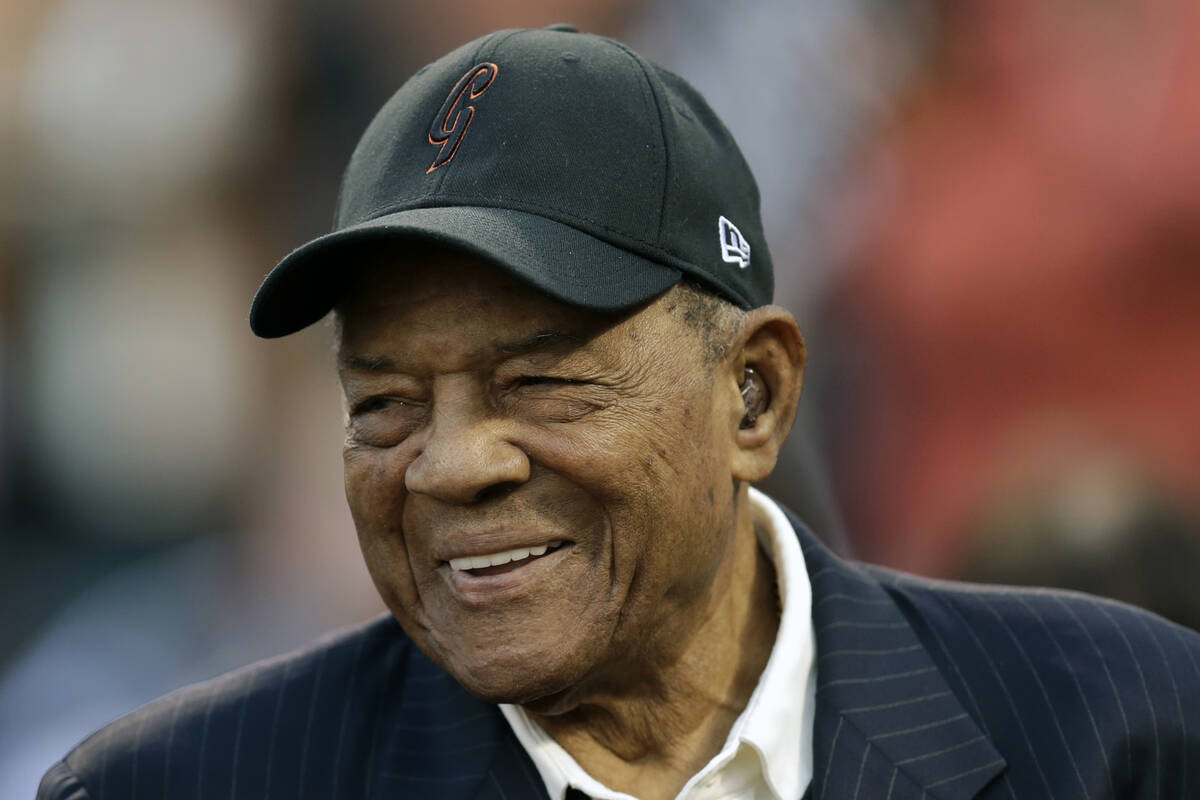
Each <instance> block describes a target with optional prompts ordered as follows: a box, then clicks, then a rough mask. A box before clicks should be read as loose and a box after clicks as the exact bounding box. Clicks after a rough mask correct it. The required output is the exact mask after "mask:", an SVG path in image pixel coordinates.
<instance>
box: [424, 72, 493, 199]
mask: <svg viewBox="0 0 1200 800" xmlns="http://www.w3.org/2000/svg"><path fill="white" fill-rule="evenodd" d="M499 71H500V68H499V67H497V66H496V65H495V64H493V63H492V62H490V61H485V62H483V63H482V64H476V65H475V66H473V67H471V68H470V69H469V70H467V71H466V74H464V75H463V76H462V77H461V78H459V79H458V83H456V84H454V88H453V89H451V90H450V96H449V97H447V98H446V102H444V103H442V109H441V110H440V111H438V113H437V116H436V117H434V118H433V124H432V125H430V126H429V143H430V144H436V145H441V148H442V149H441V150H439V151H438V154H437V158H435V159H434V160H433V163H432V164H430V165H429V169H427V170H425V174H426V175H428V174H429V173H431V172H433V171H434V170H435V169H437V168H438V167H444V166H446V165H447V164H449V163H450V162H451V161H453V160H454V154H455V153H457V152H458V146H459V145H460V144H462V140H463V137H464V136H466V135H467V128H469V127H471V120H473V119H475V106H473V105H470V104H469V103H470V101H471V100H477V99H479V97H480V96H481V95H482V94H483V93H484V92H486V91H487V90H488V87H489V86H491V85H492V81H494V80H496V73H498V72H499Z"/></svg>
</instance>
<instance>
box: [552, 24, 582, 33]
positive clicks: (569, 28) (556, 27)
mask: <svg viewBox="0 0 1200 800" xmlns="http://www.w3.org/2000/svg"><path fill="white" fill-rule="evenodd" d="M546 30H548V31H562V32H563V33H579V28H576V27H575V26H574V25H571V24H570V23H567V22H556V23H554V24H553V25H547V26H546Z"/></svg>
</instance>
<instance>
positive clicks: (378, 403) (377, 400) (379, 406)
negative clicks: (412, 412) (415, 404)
mask: <svg viewBox="0 0 1200 800" xmlns="http://www.w3.org/2000/svg"><path fill="white" fill-rule="evenodd" d="M406 405H408V403H406V402H404V401H403V400H401V399H400V398H398V397H369V398H367V399H366V400H363V401H362V402H361V403H358V404H357V405H356V406H354V409H353V410H352V411H351V414H370V413H371V412H372V411H385V410H387V409H389V408H394V407H397V406H406Z"/></svg>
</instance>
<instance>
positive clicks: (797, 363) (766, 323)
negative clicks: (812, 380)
mask: <svg viewBox="0 0 1200 800" xmlns="http://www.w3.org/2000/svg"><path fill="white" fill-rule="evenodd" d="M737 345H738V346H737V348H736V349H735V351H734V352H733V354H732V355H733V357H732V358H731V359H730V361H729V362H727V363H729V365H730V368H731V374H730V375H729V376H728V378H729V379H730V380H732V381H733V382H734V383H735V384H736V386H735V387H734V389H735V391H736V392H737V394H738V401H737V402H736V403H735V409H736V414H735V415H731V416H733V417H735V418H733V419H731V420H730V423H731V425H730V435H731V436H732V437H733V443H734V452H733V459H732V467H733V477H734V478H735V479H737V480H744V481H758V480H762V479H763V478H765V477H767V476H768V475H770V474H771V470H773V469H775V461H776V459H777V458H778V456H779V448H780V446H781V445H782V444H783V441H784V439H786V438H787V435H788V431H789V430H791V427H792V421H793V420H794V419H795V417H796V406H797V405H798V404H799V402H800V389H801V386H802V385H803V382H804V364H805V362H806V361H807V358H808V351H807V348H806V347H805V345H804V336H803V335H802V334H801V333H800V326H799V325H797V324H796V318H795V317H793V316H792V314H791V312H789V311H787V310H786V309H783V308H780V307H779V306H762V307H760V308H755V309H753V310H751V311H749V312H747V313H746V322H745V325H744V326H743V328H742V331H741V334H740V335H739V336H738V339H737Z"/></svg>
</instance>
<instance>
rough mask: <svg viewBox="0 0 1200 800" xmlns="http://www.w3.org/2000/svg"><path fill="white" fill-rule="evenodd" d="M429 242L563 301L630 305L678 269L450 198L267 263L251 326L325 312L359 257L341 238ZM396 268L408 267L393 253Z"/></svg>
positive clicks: (672, 279) (559, 227) (665, 285)
mask: <svg viewBox="0 0 1200 800" xmlns="http://www.w3.org/2000/svg"><path fill="white" fill-rule="evenodd" d="M392 239H394V240H396V241H398V242H403V241H405V240H410V241H412V240H419V241H427V242H428V241H432V242H438V243H441V244H445V245H448V246H450V247H454V248H458V249H461V250H464V251H466V252H469V253H472V254H474V255H476V256H478V257H480V258H482V259H484V260H485V261H488V262H490V263H492V264H495V265H496V266H497V267H499V268H501V269H504V270H506V271H508V272H510V273H512V274H513V275H516V276H518V277H520V278H523V279H524V280H526V281H528V282H529V283H531V284H532V285H533V286H534V287H536V288H538V289H540V290H541V291H543V292H545V293H546V294H548V295H550V296H552V297H554V298H557V299H558V300H562V301H563V302H565V303H569V304H571V305H576V306H580V307H583V308H589V309H597V310H617V309H623V308H629V307H631V306H634V305H637V304H638V303H641V302H644V301H646V300H648V299H650V298H652V297H655V296H657V295H659V294H661V293H662V292H664V291H666V290H667V289H669V288H670V287H671V286H674V285H675V284H676V283H678V282H679V280H680V278H681V277H682V273H681V272H680V271H679V270H677V269H675V268H674V267H668V266H665V265H663V264H660V263H658V262H656V261H651V260H649V259H647V258H643V257H642V256H639V255H635V254H634V253H631V252H629V251H627V250H623V249H621V248H620V247H617V246H615V245H612V244H609V243H607V242H605V241H602V240H600V239H597V238H595V237H594V236H591V235H590V234H587V233H584V232H583V231H581V230H579V229H577V228H573V227H571V226H569V225H565V224H563V223H561V222H556V221H554V220H551V219H547V218H546V217H542V216H539V215H537V214H531V213H528V212H524V211H513V210H511V209H504V208H488V207H481V206H449V207H437V208H414V209H408V210H406V211H398V212H396V213H394V214H389V215H387V216H383V217H379V218H377V219H373V220H370V221H369V222H364V223H361V224H359V225H355V226H353V227H349V228H344V229H342V230H340V231H335V232H334V233H330V234H326V235H325V236H322V237H320V238H318V239H314V240H313V241H311V242H309V243H308V244H306V245H304V246H302V247H300V248H298V249H296V250H294V251H292V253H290V254H289V255H288V256H287V257H286V258H284V259H283V260H282V261H280V262H279V264H277V265H276V267H275V269H273V270H271V272H270V274H268V275H267V277H266V279H265V280H264V281H263V283H262V286H260V287H259V289H258V293H257V294H255V296H254V302H253V304H252V305H251V307H250V328H251V329H252V330H253V331H254V333H255V334H257V335H258V336H261V337H263V338H267V339H270V338H275V337H279V336H286V335H288V334H289V333H294V332H296V331H298V330H300V329H301V328H304V327H306V326H308V325H311V324H312V323H314V322H316V321H317V320H319V319H321V318H322V317H324V316H325V315H326V314H327V313H328V312H329V311H330V310H331V309H332V308H333V307H334V306H335V305H337V303H338V301H339V300H341V298H342V297H343V296H344V295H345V293H346V291H347V290H348V289H349V288H350V286H351V284H352V282H353V280H354V277H355V275H356V274H357V273H358V270H359V268H360V267H361V266H362V264H361V263H360V262H359V261H358V260H357V259H353V258H345V259H338V258H337V257H336V256H337V251H338V250H342V251H343V254H345V252H346V250H347V249H348V248H347V245H350V244H358V243H362V242H368V241H375V240H392ZM398 254H399V256H400V257H399V258H397V262H396V263H397V268H404V267H405V266H408V264H406V263H405V262H404V260H403V257H402V251H398Z"/></svg>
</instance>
